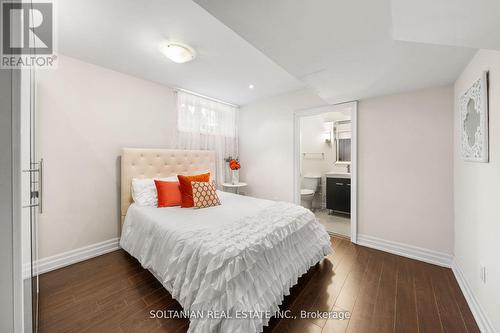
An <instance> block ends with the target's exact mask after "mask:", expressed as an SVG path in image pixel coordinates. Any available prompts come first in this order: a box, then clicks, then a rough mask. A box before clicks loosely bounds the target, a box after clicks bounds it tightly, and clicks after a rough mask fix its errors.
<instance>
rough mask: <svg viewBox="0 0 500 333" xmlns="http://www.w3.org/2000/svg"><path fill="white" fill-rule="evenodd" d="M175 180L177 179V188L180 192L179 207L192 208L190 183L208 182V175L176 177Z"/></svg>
mask: <svg viewBox="0 0 500 333" xmlns="http://www.w3.org/2000/svg"><path fill="white" fill-rule="evenodd" d="M177 178H178V179H179V188H180V190H181V207H182V208H190V207H194V201H193V187H192V186H191V182H208V181H209V180H210V173H209V172H208V173H202V174H200V175H194V176H183V175H177Z"/></svg>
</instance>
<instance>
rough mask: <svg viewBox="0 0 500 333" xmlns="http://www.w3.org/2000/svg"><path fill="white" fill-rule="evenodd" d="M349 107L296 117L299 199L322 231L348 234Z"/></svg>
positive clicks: (349, 219)
mask: <svg viewBox="0 0 500 333" xmlns="http://www.w3.org/2000/svg"><path fill="white" fill-rule="evenodd" d="M351 135H352V123H351V108H344V109H342V108H341V109H336V110H335V111H330V112H324V113H320V114H314V115H310V116H303V117H300V198H301V200H300V201H301V205H302V206H304V207H306V208H308V209H310V210H311V211H312V212H313V213H314V214H315V215H316V217H317V218H318V220H319V221H320V223H321V224H323V225H324V226H325V228H326V230H327V231H328V232H329V233H330V234H332V235H336V236H341V237H347V238H349V237H350V234H351V207H350V206H351V194H350V192H351V188H350V186H351V173H350V171H351V170H350V169H351Z"/></svg>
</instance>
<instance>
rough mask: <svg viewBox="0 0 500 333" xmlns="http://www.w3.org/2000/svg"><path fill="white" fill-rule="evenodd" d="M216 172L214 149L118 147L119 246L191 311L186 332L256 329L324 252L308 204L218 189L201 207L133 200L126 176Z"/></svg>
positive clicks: (325, 239) (326, 241)
mask: <svg viewBox="0 0 500 333" xmlns="http://www.w3.org/2000/svg"><path fill="white" fill-rule="evenodd" d="M200 170H203V171H210V172H211V174H212V175H216V173H215V153H214V152H210V151H185V150H165V149H131V148H127V149H123V150H122V159H121V213H122V223H123V226H122V235H121V240H120V245H121V247H122V248H123V249H124V250H125V251H127V252H128V253H129V254H130V255H132V256H133V257H135V258H136V259H137V260H138V261H139V262H140V263H141V264H142V266H143V267H144V268H146V269H148V270H149V271H151V273H152V274H153V275H154V276H155V277H156V278H157V279H158V280H159V281H160V282H161V283H162V285H163V286H164V287H165V288H166V289H167V290H168V291H169V292H170V293H171V295H172V297H173V298H175V299H176V300H177V301H178V302H179V303H180V304H181V305H182V307H183V309H184V315H187V316H189V317H190V325H189V330H188V332H196V333H199V332H207V333H208V332H242V333H245V332H248V333H254V332H261V331H262V330H263V327H264V326H265V325H267V323H268V321H269V319H270V317H271V316H272V315H273V314H275V313H276V311H277V310H278V307H279V305H280V304H281V302H282V301H283V298H284V296H286V295H288V293H289V290H290V288H291V287H292V286H293V285H295V284H296V283H297V280H298V278H299V277H300V276H301V275H303V274H304V273H306V272H307V271H308V269H309V268H310V267H311V266H313V265H315V264H316V263H318V262H319V261H321V260H322V259H323V258H324V256H325V255H327V254H328V253H330V251H331V247H330V238H329V236H328V234H327V233H326V231H325V229H324V228H323V227H322V226H321V225H320V224H319V223H318V222H317V221H316V218H315V216H314V214H312V213H311V212H310V211H309V210H307V209H305V208H303V207H300V206H297V205H294V204H290V203H285V202H275V201H269V200H262V199H256V198H252V197H246V196H240V195H236V194H231V193H226V192H220V191H219V192H218V195H219V197H220V200H221V203H222V205H220V206H217V207H210V208H204V209H192V208H180V207H168V208H156V207H147V206H138V205H136V204H134V203H133V202H132V197H131V193H130V187H131V181H132V178H163V177H169V176H173V175H176V174H186V173H190V172H191V173H192V172H196V171H200Z"/></svg>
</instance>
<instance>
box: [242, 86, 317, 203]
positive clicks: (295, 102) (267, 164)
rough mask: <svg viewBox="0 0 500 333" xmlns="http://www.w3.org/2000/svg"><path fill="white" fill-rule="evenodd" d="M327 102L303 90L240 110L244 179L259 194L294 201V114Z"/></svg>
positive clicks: (255, 194)
mask: <svg viewBox="0 0 500 333" xmlns="http://www.w3.org/2000/svg"><path fill="white" fill-rule="evenodd" d="M324 104H325V102H324V101H323V100H321V99H320V98H319V97H317V96H316V95H315V94H313V93H311V92H310V91H308V90H300V91H296V92H292V93H289V94H284V95H280V96H276V97H273V98H269V99H266V100H263V101H259V102H255V103H252V104H249V105H246V106H244V107H243V108H242V109H241V110H240V114H239V124H240V125H239V152H240V159H241V171H240V172H241V177H240V178H241V180H242V181H245V182H247V183H248V184H249V186H248V189H246V193H247V194H249V195H252V196H255V197H259V198H265V199H271V200H282V201H289V202H293V198H294V195H293V177H294V175H293V126H294V123H293V121H294V120H293V114H294V111H295V110H300V109H304V108H313V107H316V106H321V105H324Z"/></svg>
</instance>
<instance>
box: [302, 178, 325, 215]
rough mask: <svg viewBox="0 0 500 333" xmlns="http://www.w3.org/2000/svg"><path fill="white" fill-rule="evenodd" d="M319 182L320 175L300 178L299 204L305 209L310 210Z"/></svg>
mask: <svg viewBox="0 0 500 333" xmlns="http://www.w3.org/2000/svg"><path fill="white" fill-rule="evenodd" d="M320 181H321V176H320V175H305V176H304V177H303V178H302V186H301V189H300V204H301V205H302V206H303V207H305V208H307V209H312V203H313V200H314V195H315V194H316V191H317V190H318V186H319V183H320Z"/></svg>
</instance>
